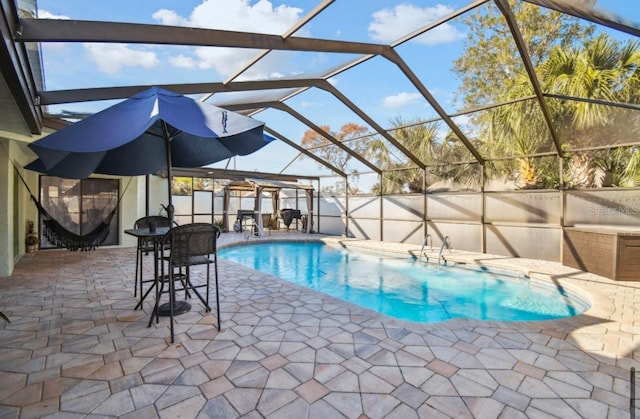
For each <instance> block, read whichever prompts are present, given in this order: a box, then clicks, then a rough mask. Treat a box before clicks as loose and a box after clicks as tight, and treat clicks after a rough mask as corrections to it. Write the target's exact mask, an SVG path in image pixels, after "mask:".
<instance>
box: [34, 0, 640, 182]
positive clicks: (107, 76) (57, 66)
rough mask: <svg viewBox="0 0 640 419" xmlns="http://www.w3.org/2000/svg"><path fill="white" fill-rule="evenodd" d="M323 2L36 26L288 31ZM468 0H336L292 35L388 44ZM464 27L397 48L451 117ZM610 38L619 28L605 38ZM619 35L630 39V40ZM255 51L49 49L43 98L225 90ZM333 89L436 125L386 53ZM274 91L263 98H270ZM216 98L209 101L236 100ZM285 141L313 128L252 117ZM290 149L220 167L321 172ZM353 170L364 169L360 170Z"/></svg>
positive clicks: (304, 100) (276, 72) (210, 5)
mask: <svg viewBox="0 0 640 419" xmlns="http://www.w3.org/2000/svg"><path fill="white" fill-rule="evenodd" d="M318 3H319V1H318V0H316V1H310V0H284V1H277V0H272V1H268V0H258V1H256V0H209V1H207V0H179V1H170V0H136V1H131V0H126V1H125V0H109V1H106V2H105V1H86V0H39V1H38V15H39V17H40V18H55V19H81V20H105V21H114V22H134V23H145V24H161V25H177V26H187V27H203V28H216V29H225V30H233V31H248V32H259V33H269V34H278V35H281V34H283V33H285V32H286V31H288V30H289V29H290V28H291V27H292V26H293V25H295V24H296V22H298V21H299V20H300V19H301V18H303V17H304V16H305V15H306V14H307V13H309V12H310V11H311V10H313V9H314V8H315V7H316V6H317V4H318ZM468 3H469V1H467V0H450V1H447V0H441V1H435V0H413V1H411V0H408V1H406V0H400V1H389V0H349V1H347V0H339V1H336V2H334V3H333V4H332V5H331V6H330V7H328V8H327V9H326V10H325V11H323V12H322V13H321V14H320V15H319V16H318V17H316V18H314V19H313V20H311V21H310V22H309V23H308V24H307V25H305V26H304V27H303V28H302V29H300V30H299V31H298V32H296V33H295V36H300V37H310V38H324V39H339V40H350V41H358V42H370V43H383V44H390V43H393V42H395V41H396V40H398V39H400V38H402V37H403V36H405V35H406V34H408V33H410V32H411V31H413V30H414V29H417V28H419V27H422V26H424V25H426V24H427V23H429V22H433V21H436V20H437V19H439V18H441V17H443V16H446V15H448V14H450V13H452V12H453V11H455V10H457V9H459V8H461V7H463V6H465V5H467V4H468ZM636 3H637V0H598V7H601V8H604V9H608V10H610V11H611V12H613V13H616V14H617V15H620V16H624V18H625V19H627V20H628V21H630V22H632V23H635V24H636V26H640V25H638V24H637V23H636V22H640V11H638V7H637V5H636ZM467 30H468V28H467V27H466V26H465V25H463V24H462V22H461V20H459V19H457V20H454V21H452V22H451V23H446V24H444V25H442V26H440V27H438V28H437V29H436V30H434V31H430V33H429V34H428V35H423V36H421V37H418V38H415V39H414V40H412V41H410V42H407V43H405V44H403V45H401V46H399V47H398V48H397V51H398V52H399V53H400V55H401V56H402V58H403V59H404V60H405V61H406V62H407V63H408V64H409V65H410V66H411V67H412V69H413V71H414V72H415V73H416V75H417V76H418V77H419V78H420V79H421V80H422V82H423V83H424V85H425V86H426V87H427V88H428V89H429V91H430V92H431V93H432V95H433V96H434V97H435V98H436V100H437V101H438V102H439V103H440V104H441V105H442V107H443V108H444V109H445V110H446V111H447V112H449V113H451V112H455V111H457V110H459V106H458V105H457V103H456V100H455V91H456V89H458V88H459V87H460V82H459V81H458V80H457V79H456V78H455V76H453V74H452V73H451V71H450V69H451V67H452V65H453V61H454V60H455V59H456V58H457V57H458V56H459V55H460V51H461V49H462V46H463V44H464V39H465V36H466V32H467ZM609 33H611V32H609ZM621 39H623V40H626V39H629V36H622V37H621ZM258 52H259V51H258V50H252V51H246V50H239V49H223V48H204V47H176V46H159V45H156V46H147V45H124V44H82V43H78V44H61V43H51V44H44V45H43V47H42V57H43V66H44V69H45V86H46V89H47V90H60V89H76V88H90V87H99V86H100V87H102V86H118V85H139V84H145V85H146V84H168V83H194V82H221V81H224V80H226V79H227V78H228V77H230V76H231V75H233V74H234V72H235V71H236V70H237V69H238V68H239V67H240V66H241V64H242V63H244V62H246V61H248V60H250V59H251V58H252V57H254V56H255V54H257V53H258ZM355 58H357V56H354V55H348V54H322V53H293V52H272V53H270V54H268V55H267V59H266V60H264V61H263V62H261V64H260V65H259V66H256V67H255V68H252V69H251V70H250V71H249V72H247V73H245V74H243V75H242V76H241V77H240V78H239V79H238V80H243V79H272V78H282V77H288V78H290V77H314V76H320V75H323V74H325V73H327V72H328V71H329V70H330V69H333V68H339V67H341V66H343V65H344V64H346V63H348V62H350V61H351V60H353V59H355ZM330 82H331V83H332V84H333V85H334V86H335V87H336V88H338V89H339V90H340V91H341V92H342V93H343V94H345V95H346V96H347V97H348V98H349V99H350V100H351V101H353V102H354V103H355V104H356V105H357V106H358V107H360V108H361V109H363V110H364V111H365V112H366V113H368V114H369V115H370V116H371V117H372V118H373V119H374V120H375V121H376V122H377V123H378V124H379V125H381V126H382V127H385V128H388V127H389V126H391V121H393V120H396V119H398V118H401V119H402V120H403V121H405V122H410V121H413V120H417V119H426V118H433V117H435V116H436V113H435V112H434V111H433V109H432V108H431V107H430V106H429V105H428V103H427V102H426V101H425V100H424V98H423V97H422V96H421V95H420V94H419V93H418V92H417V91H416V89H415V87H414V86H412V85H411V83H409V81H408V79H407V78H406V77H405V76H403V75H402V73H401V72H400V71H398V68H397V67H395V65H394V64H392V63H390V62H389V61H386V60H385V59H382V58H380V57H376V58H373V59H371V60H368V61H367V62H365V63H364V64H362V65H360V66H358V67H357V68H355V69H352V70H349V71H347V72H344V73H340V74H338V75H336V76H334V77H332V78H331V79H330ZM268 96H269V95H266V96H265V97H264V98H265V99H269V97H268ZM233 99H234V98H233V97H232V98H229V96H226V95H215V96H214V97H213V98H212V99H211V100H210V102H211V103H214V104H222V105H223V104H224V102H225V101H226V100H233ZM113 103H114V102H93V103H83V104H64V105H56V106H52V107H50V109H49V111H50V112H51V113H59V112H62V111H71V112H89V113H91V112H96V111H98V110H100V109H102V108H104V107H106V106H109V105H111V104H113ZM287 104H288V105H289V106H291V107H293V108H294V109H295V110H296V111H298V112H300V113H301V114H303V115H304V116H305V117H307V118H308V119H311V120H312V121H314V122H315V123H316V124H318V125H327V126H329V127H330V128H331V129H332V130H333V131H338V130H339V129H340V127H341V126H342V125H343V124H345V123H348V122H356V123H360V124H362V125H366V124H364V123H363V121H362V120H360V118H358V117H357V115H355V114H353V113H352V112H351V111H350V110H349V109H348V108H346V107H345V106H344V105H343V104H341V103H340V102H339V101H338V100H337V99H335V98H334V97H333V96H331V95H330V94H328V93H326V92H324V91H320V90H318V89H309V90H307V91H306V92H304V93H303V94H300V95H298V96H296V97H294V98H293V99H291V100H290V101H287ZM254 117H255V118H256V119H260V120H262V121H264V122H266V123H267V125H268V126H269V127H271V128H273V129H275V130H276V131H277V132H279V133H281V134H283V135H285V136H286V137H287V138H289V139H291V140H293V141H295V142H299V140H300V139H301V138H302V135H303V134H304V132H305V131H306V130H307V129H308V127H306V126H305V125H303V124H301V123H300V122H298V121H297V120H295V119H293V118H291V117H290V116H288V115H286V114H284V113H283V112H282V111H279V110H273V109H269V110H266V111H264V112H261V113H259V114H257V115H255V116H254ZM296 155H297V152H296V151H295V150H293V149H291V148H290V147H288V146H286V145H285V144H283V143H281V142H278V143H273V144H270V145H269V146H267V147H265V149H263V150H262V151H259V152H257V153H255V154H253V155H251V156H249V157H241V158H236V159H234V161H231V162H226V161H225V162H220V163H218V164H215V165H214V166H215V167H225V166H227V165H228V167H229V168H235V169H239V170H258V171H263V172H275V173H277V172H280V171H281V170H282V169H283V168H285V167H286V170H285V173H297V174H305V175H306V174H308V175H316V174H323V173H328V172H327V171H326V170H324V169H322V170H320V169H319V168H318V166H317V165H316V163H315V162H312V161H311V160H309V159H302V160H300V159H298V160H296V161H295V162H294V163H292V164H290V165H289V163H290V162H291V161H292V160H293V159H294V158H295V156H296ZM352 169H356V170H358V171H361V172H362V171H367V169H366V167H364V165H361V164H354V165H353V167H352Z"/></svg>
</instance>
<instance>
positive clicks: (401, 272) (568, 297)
mask: <svg viewBox="0 0 640 419" xmlns="http://www.w3.org/2000/svg"><path fill="white" fill-rule="evenodd" d="M219 256H220V257H221V258H224V259H227V260H230V261H233V262H236V263H240V264H242V265H245V266H248V267H250V268H253V269H256V270H258V271H261V272H265V273H268V274H271V275H274V276H277V277H279V278H282V279H286V280H288V281H291V282H293V283H295V284H299V285H303V286H306V287H309V288H311V289H314V290H317V291H320V292H322V293H325V294H328V295H331V296H333V297H336V298H340V299H342V300H346V301H349V302H352V303H355V304H358V305H360V306H362V307H366V308H369V309H372V310H376V311H378V312H380V313H384V314H386V315H389V316H392V317H396V318H399V319H404V320H410V321H415V322H439V321H443V320H448V319H453V318H457V317H463V318H471V319H480V320H500V321H532V320H548V319H557V318H563V317H570V316H574V315H577V314H580V313H582V312H584V311H585V310H586V309H588V308H589V303H588V302H587V301H585V300H584V299H583V298H580V297H579V296H577V295H575V294H573V293H571V292H569V291H567V290H565V289H563V288H561V287H559V286H558V287H556V286H554V285H553V284H550V283H546V282H543V281H536V280H531V279H529V278H526V277H521V278H518V277H517V276H513V275H512V276H509V275H502V274H497V273H493V272H488V271H487V272H484V271H477V270H470V269H462V268H456V267H443V268H438V267H435V266H432V265H429V266H427V265H425V264H424V263H422V262H419V261H416V260H412V259H409V258H400V257H394V256H386V255H381V254H373V253H367V252H358V251H354V250H350V249H345V248H340V247H336V246H330V245H326V244H324V243H322V242H268V243H256V244H250V245H243V246H234V247H227V248H223V249H220V250H219Z"/></svg>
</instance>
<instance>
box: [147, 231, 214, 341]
mask: <svg viewBox="0 0 640 419" xmlns="http://www.w3.org/2000/svg"><path fill="white" fill-rule="evenodd" d="M219 237H220V229H219V228H218V227H217V226H215V225H213V224H208V223H193V224H185V225H181V226H178V227H175V228H173V229H172V230H169V232H168V233H167V234H166V235H165V236H164V238H163V239H162V246H161V251H162V256H161V260H162V261H163V262H162V269H161V275H160V276H159V277H158V282H159V285H158V286H156V303H155V306H154V309H153V311H152V313H151V319H150V320H149V326H151V323H152V322H153V318H154V316H155V318H156V322H159V315H160V298H161V296H162V294H164V293H168V294H169V304H168V306H165V307H168V314H169V317H170V325H171V342H172V343H173V341H174V332H173V316H174V315H175V314H176V310H177V311H178V312H180V311H182V310H183V311H188V310H189V309H190V305H189V304H188V303H186V302H176V292H177V291H182V290H184V291H193V293H194V294H195V295H196V296H197V297H198V299H200V301H201V302H202V304H203V305H204V307H205V312H209V311H211V307H210V306H209V291H210V282H211V269H210V268H211V265H213V269H214V285H215V291H216V315H217V318H218V330H220V297H219V293H218V256H217V241H218V238H219ZM165 263H166V264H167V273H166V274H165ZM197 265H205V266H206V281H205V283H204V284H194V283H193V281H192V279H193V278H192V277H191V268H192V267H194V266H197ZM183 269H184V274H183V273H182V272H183V271H182V270H183ZM176 282H181V284H182V289H176V287H175V285H176ZM165 283H168V284H169V287H168V288H169V289H168V290H165V289H164V284H165ZM201 288H204V289H205V297H203V296H202V294H201V293H200V292H199V291H198V290H199V289H201ZM185 306H186V308H185ZM165 311H167V308H165Z"/></svg>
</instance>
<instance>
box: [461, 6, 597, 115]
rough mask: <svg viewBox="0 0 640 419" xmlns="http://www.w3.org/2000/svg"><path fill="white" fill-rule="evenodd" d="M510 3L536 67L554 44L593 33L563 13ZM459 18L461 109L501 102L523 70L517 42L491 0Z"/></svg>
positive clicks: (564, 45) (564, 44) (571, 42)
mask: <svg viewBox="0 0 640 419" xmlns="http://www.w3.org/2000/svg"><path fill="white" fill-rule="evenodd" d="M576 1H582V2H584V3H587V4H594V3H595V0H576ZM509 4H510V5H511V8H512V10H513V13H514V15H515V17H516V20H517V22H518V25H519V28H520V31H521V33H522V36H523V38H524V41H525V43H526V46H527V49H528V52H529V56H530V57H531V61H532V63H533V65H534V66H536V67H537V66H538V65H540V63H542V62H544V61H545V60H546V59H547V57H548V54H549V53H550V51H551V49H552V47H553V46H560V47H562V48H567V47H569V46H571V45H574V44H576V43H577V42H579V41H581V40H585V39H589V38H590V37H591V35H592V34H593V31H594V26H593V25H589V26H586V25H582V24H581V23H580V22H579V21H577V20H576V19H574V18H572V17H570V16H568V15H566V14H564V13H558V12H554V11H550V10H548V9H545V8H543V7H539V6H535V5H532V4H530V3H526V2H523V1H518V2H516V1H514V0H509ZM463 23H465V24H466V25H468V30H467V39H466V41H465V47H464V52H463V53H462V54H461V55H460V58H458V59H457V60H455V61H454V63H453V68H452V71H453V72H454V73H455V74H457V75H458V77H459V78H460V81H461V88H460V89H459V91H458V92H457V95H456V96H457V98H458V99H461V100H462V102H463V107H465V108H474V107H478V106H481V105H486V104H492V103H497V102H500V101H503V100H504V99H505V95H506V94H507V93H508V92H509V91H510V90H511V88H512V86H513V84H514V82H515V77H514V75H516V74H518V73H523V72H524V65H523V62H522V59H521V57H520V56H519V55H518V54H514V51H516V46H515V44H514V41H513V37H512V35H511V32H510V31H509V28H508V26H507V23H506V20H505V19H504V16H503V15H502V13H501V12H500V10H499V9H498V8H497V7H496V6H495V5H494V4H493V2H490V3H487V6H486V7H478V8H476V9H474V10H473V11H472V12H470V13H466V14H465V15H464V17H463Z"/></svg>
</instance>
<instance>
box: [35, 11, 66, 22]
mask: <svg viewBox="0 0 640 419" xmlns="http://www.w3.org/2000/svg"><path fill="white" fill-rule="evenodd" d="M38 19H62V20H68V19H71V18H70V17H69V16H65V15H56V14H53V13H51V12H49V11H47V10H44V9H40V10H38Z"/></svg>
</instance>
